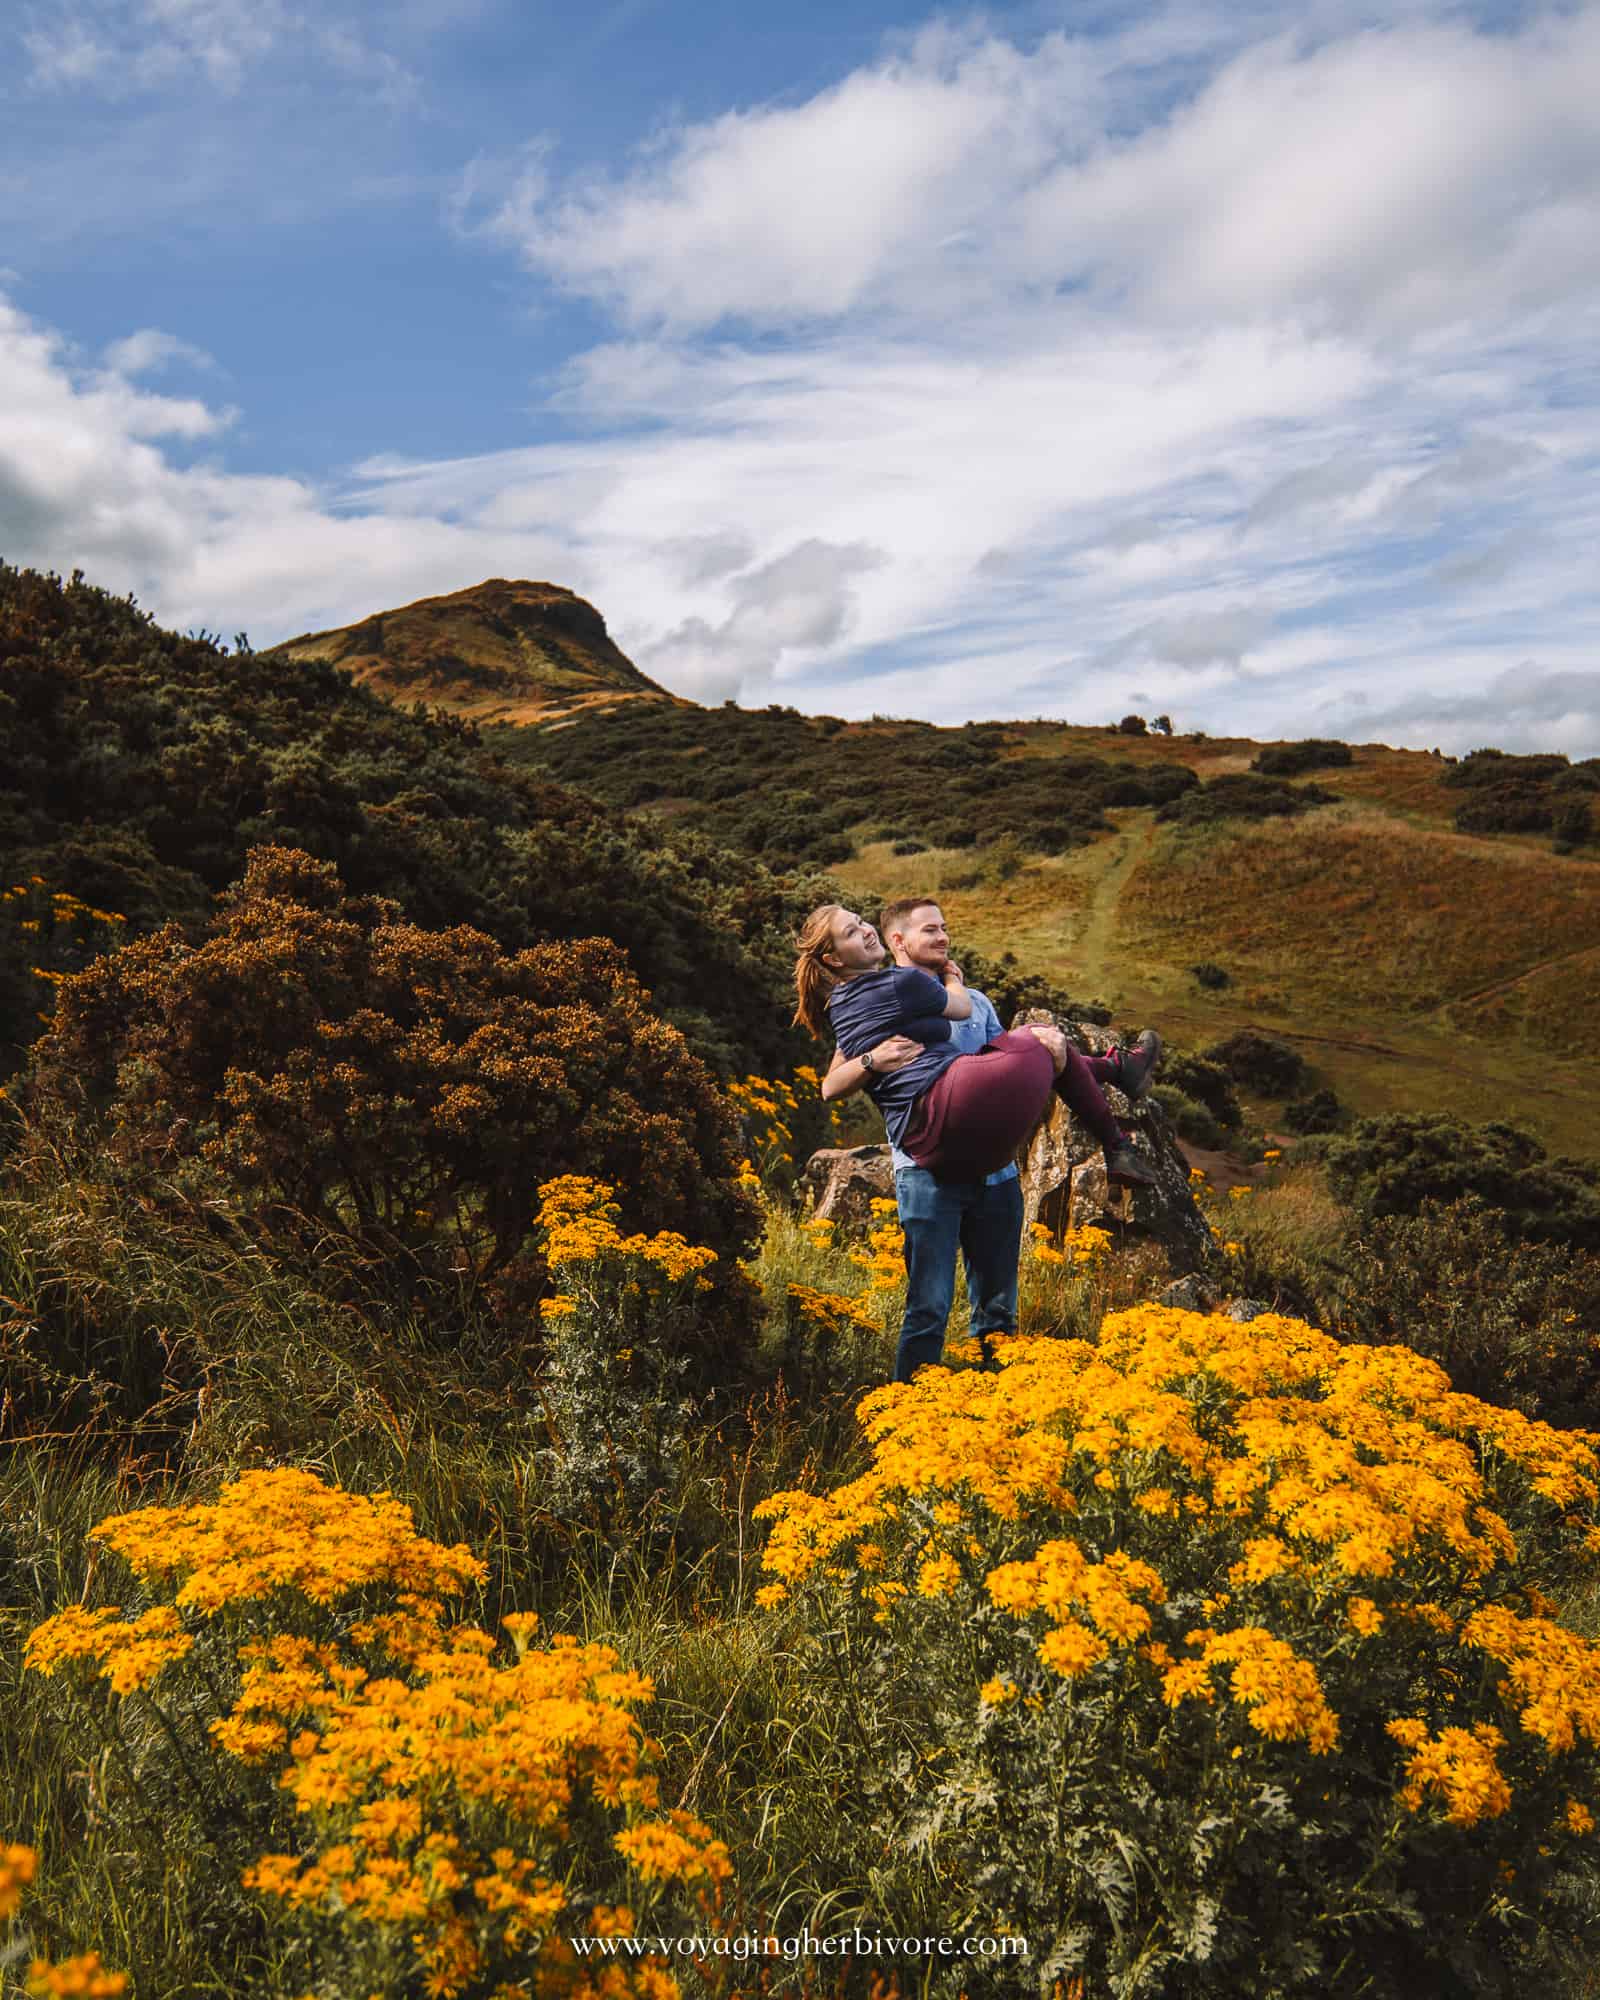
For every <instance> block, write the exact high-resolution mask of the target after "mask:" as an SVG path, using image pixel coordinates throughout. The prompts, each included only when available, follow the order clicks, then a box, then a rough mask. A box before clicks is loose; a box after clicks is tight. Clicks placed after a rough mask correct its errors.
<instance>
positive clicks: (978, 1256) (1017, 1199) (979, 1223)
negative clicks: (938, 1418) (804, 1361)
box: [894, 1167, 1022, 1382]
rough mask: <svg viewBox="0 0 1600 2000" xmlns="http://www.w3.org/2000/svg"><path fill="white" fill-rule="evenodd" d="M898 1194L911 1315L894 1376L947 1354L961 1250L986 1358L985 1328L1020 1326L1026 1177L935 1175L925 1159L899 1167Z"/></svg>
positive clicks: (903, 1378) (905, 1378)
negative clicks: (939, 1178)
mask: <svg viewBox="0 0 1600 2000" xmlns="http://www.w3.org/2000/svg"><path fill="white" fill-rule="evenodd" d="M894 1198H895V1202H896V1204H897V1205H898V1207H899V1210H900V1227H901V1228H902V1229H903V1230H904V1231H905V1239H906V1250H905V1256H906V1316H905V1318H904V1320H903V1321H902V1322H901V1326H900V1346H899V1349H898V1350H897V1352H896V1354H895V1359H894V1379H895V1380H896V1381H897V1382H909V1381H910V1380H911V1377H912V1375H913V1373H914V1372H915V1371H916V1370H917V1369H918V1368H921V1367H923V1366H925V1364H926V1363H928V1362H930V1361H939V1360H942V1359H943V1357H944V1329H945V1322H946V1321H947V1320H948V1319H949V1317H950V1307H951V1305H952V1304H953V1303H954V1300H955V1295H956V1252H957V1250H959V1251H960V1252H961V1256H962V1260H963V1262H964V1263H965V1265H966V1271H967V1298H968V1301H969V1303H970V1304H971V1307H972V1319H971V1331H972V1332H973V1333H974V1334H976V1335H977V1337H978V1340H979V1343H980V1345H981V1346H982V1348H983V1351H984V1358H985V1359H987V1358H988V1342H987V1341H986V1340H985V1339H984V1336H985V1334H990V1333H1014V1332H1015V1331H1016V1326H1017V1260H1018V1258H1019V1257H1020V1255H1021V1253H1022V1183H1021V1181H1019V1180H1018V1179H1016V1178H1015V1176H1013V1177H1012V1179H1010V1180H1008V1181H1000V1182H998V1183H996V1184H994V1185H990V1184H989V1183H988V1182H986V1181H937V1180H935V1179H934V1177H933V1175H932V1174H930V1173H929V1172H928V1171H927V1169H926V1168H925V1167H901V1168H899V1169H898V1170H897V1171H896V1173H895V1177H894Z"/></svg>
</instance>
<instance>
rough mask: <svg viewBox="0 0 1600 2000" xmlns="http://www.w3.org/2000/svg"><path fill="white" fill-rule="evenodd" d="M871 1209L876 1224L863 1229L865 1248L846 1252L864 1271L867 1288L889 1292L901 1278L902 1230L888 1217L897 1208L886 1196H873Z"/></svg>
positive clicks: (904, 1266) (902, 1263) (853, 1262)
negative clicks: (866, 1229) (865, 1240)
mask: <svg viewBox="0 0 1600 2000" xmlns="http://www.w3.org/2000/svg"><path fill="white" fill-rule="evenodd" d="M872 1213H873V1214H874V1215H875V1216H877V1217H878V1226H877V1228H876V1229H869V1230H868V1231H867V1248H866V1249H865V1250H852V1251H851V1252H850V1261H851V1263H852V1264H856V1265H859V1266H860V1268H861V1269H862V1270H863V1271H865V1272H866V1274H867V1290H868V1291H869V1292H891V1291H893V1290H894V1288H895V1287H896V1285H899V1284H902V1283H904V1281H905V1275H906V1257H905V1250H906V1233H905V1231H904V1230H903V1229H902V1228H901V1227H900V1224H899V1222H898V1220H896V1221H893V1222H891V1221H890V1220H889V1217H890V1216H895V1215H897V1214H898V1210H897V1209H896V1207H895V1204H894V1202H893V1201H891V1200H890V1199H888V1197H887V1196H884V1195H876V1196H874V1197H873V1202H872Z"/></svg>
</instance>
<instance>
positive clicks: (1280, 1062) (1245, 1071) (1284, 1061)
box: [1205, 1028, 1306, 1097]
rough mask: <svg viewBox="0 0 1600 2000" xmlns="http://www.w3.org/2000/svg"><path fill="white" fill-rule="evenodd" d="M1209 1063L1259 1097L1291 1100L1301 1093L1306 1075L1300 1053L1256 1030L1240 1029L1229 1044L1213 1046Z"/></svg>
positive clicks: (1209, 1052)
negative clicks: (1221, 1069)
mask: <svg viewBox="0 0 1600 2000" xmlns="http://www.w3.org/2000/svg"><path fill="white" fill-rule="evenodd" d="M1205 1056H1206V1060H1207V1061H1208V1062H1214V1063H1218V1064H1220V1066H1221V1067H1222V1068H1223V1069H1225V1070H1226V1071H1227V1073H1228V1075H1229V1076H1230V1077H1231V1078H1232V1080H1233V1081H1234V1082H1235V1083H1238V1084H1243V1085H1244V1086H1245V1088H1246V1089H1248V1090H1250V1091H1252V1092H1253V1093H1254V1094H1255V1095H1256V1096H1257V1097H1288V1096H1290V1095H1291V1094H1292V1093H1293V1092H1294V1091H1295V1090H1296V1089H1298V1087H1299V1085H1300V1083H1301V1081H1302V1079H1303V1078H1304V1076H1305V1073H1306V1066H1305V1062H1304V1059H1303V1058H1302V1057H1301V1055H1300V1052H1299V1050H1298V1049H1292V1048H1290V1046H1289V1044H1288V1043H1287V1042H1280V1041H1279V1040H1278V1039H1277V1037H1276V1036H1274V1035H1263V1034H1262V1033H1261V1032H1260V1031H1259V1029H1256V1028H1240V1029H1239V1030H1238V1031H1237V1032H1236V1033H1234V1034H1231V1035H1229V1036H1227V1037H1226V1039H1225V1040H1223V1041H1220V1042H1216V1043H1213V1045H1212V1046H1211V1047H1210V1048H1209V1049H1207V1050H1206V1052H1205Z"/></svg>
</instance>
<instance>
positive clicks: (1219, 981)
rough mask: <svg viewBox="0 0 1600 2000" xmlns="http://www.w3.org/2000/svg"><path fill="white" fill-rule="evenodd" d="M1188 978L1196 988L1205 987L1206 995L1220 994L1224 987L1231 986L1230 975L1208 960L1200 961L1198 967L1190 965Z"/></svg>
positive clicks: (1221, 967) (1224, 969) (1231, 979)
mask: <svg viewBox="0 0 1600 2000" xmlns="http://www.w3.org/2000/svg"><path fill="white" fill-rule="evenodd" d="M1189 976H1190V977H1191V978H1192V979H1193V980H1194V982H1195V984H1196V985H1197V986H1203V987H1205V989H1206V991H1207V992H1208V993H1220V992H1221V991H1222V989H1223V987H1224V986H1231V985H1232V984H1233V976H1232V974H1231V973H1229V972H1228V971H1227V969H1226V968H1225V967H1224V966H1220V965H1218V964H1216V963H1215V962H1214V961H1213V960H1211V959H1209V958H1203V959H1201V961H1200V963H1199V964H1198V965H1191V966H1190V967H1189Z"/></svg>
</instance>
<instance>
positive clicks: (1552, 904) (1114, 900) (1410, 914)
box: [835, 730, 1600, 1153]
mask: <svg viewBox="0 0 1600 2000" xmlns="http://www.w3.org/2000/svg"><path fill="white" fill-rule="evenodd" d="M1052 739H1053V741H1052ZM1107 740H1108V739H1107V738H1106V736H1105V734H1104V732H1102V731H1096V730H1053V731H1049V732H1048V733H1047V732H1044V731H1040V732H1038V733H1037V736H1036V738H1035V740H1032V741H1030V742H1029V743H1028V744H1027V745H1026V746H1025V747H1024V748H1023V749H1022V750H1021V751H1020V752H1019V754H1025V755H1047V754H1051V752H1052V751H1053V750H1054V749H1055V746H1056V745H1057V744H1059V746H1060V750H1059V752H1057V754H1066V753H1069V752H1071V751H1074V750H1080V749H1085V748H1090V747H1096V746H1098V747H1101V748H1103V747H1104V746H1105V744H1106V742H1107ZM1118 747H1119V748H1124V747H1125V748H1126V749H1127V750H1128V751H1129V752H1130V754H1132V755H1133V756H1135V757H1140V756H1152V757H1170V756H1172V755H1173V754H1174V752H1176V753H1177V754H1178V755H1180V756H1182V757H1183V758H1184V759H1185V761H1190V762H1192V763H1193V764H1194V766H1195V768H1196V769H1197V770H1198V771H1199V773H1200V775H1201V776H1202V777H1203V778H1210V777H1214V776H1216V775H1218V774H1219V773H1220V772H1222V771H1225V770H1242V769H1244V768H1246V767H1247V766H1248V764H1249V761H1250V759H1251V757H1253V756H1254V755H1255V753H1256V751H1257V749H1258V748H1259V746H1258V745H1256V744H1253V743H1247V742H1210V741H1208V742H1204V743H1195V744H1191V743H1189V742H1187V741H1185V740H1184V739H1178V740H1177V741H1176V742H1172V743H1169V742H1167V741H1165V740H1163V739H1155V740H1152V741H1150V742H1148V743H1141V742H1140V741H1139V740H1138V739H1123V741H1122V742H1121V743H1119V745H1118ZM1444 768H1445V767H1444V766H1442V765H1441V764H1440V762H1439V761H1438V760H1437V759H1435V758H1433V757H1431V756H1429V755H1427V754H1425V753H1418V752H1411V751H1393V750H1386V749H1382V748H1379V747H1377V746H1370V747H1365V748H1362V749H1361V750H1359V751H1358V753H1357V762H1356V763H1355V764H1354V765H1353V766H1351V767H1350V768H1349V769H1346V770H1332V771H1322V772H1317V773H1315V774H1313V775H1314V779H1315V782H1316V783H1318V784H1321V785H1324V786H1326V787H1327V788H1329V789H1330V790H1333V791H1337V792H1338V793H1340V794H1341V796H1342V798H1343V799H1344V800H1345V801H1347V803H1343V804H1341V805H1338V806H1334V807H1329V808H1325V809H1323V810H1322V811H1319V812H1315V813H1311V814H1308V815H1307V816H1306V817H1305V818H1303V819H1299V820H1293V821H1267V822H1264V823H1255V824H1246V823H1240V822H1230V823H1225V824H1224V825H1223V826H1221V827H1219V828H1214V829H1204V830H1201V831H1188V830H1182V831H1180V830H1179V829H1176V828H1174V827H1172V826H1170V825H1162V824H1159V823H1158V822H1157V821H1156V820H1155V817H1154V814H1153V813H1152V812H1151V811H1150V810H1148V809H1130V810H1126V811H1120V812H1115V813H1113V814H1112V815H1111V816H1112V818H1113V819H1114V821H1115V822H1116V826H1117V830H1116V832H1115V833H1114V834H1112V835H1110V836H1108V837H1104V838H1102V839H1100V840H1098V841H1096V842H1094V843H1093V844H1092V845H1091V846H1089V847H1087V848H1084V849H1080V850H1078V851H1077V852H1075V853H1072V854H1069V855H1067V856H1064V857H1061V858H1059V859H1055V860H1048V861H1038V860H1036V861H1033V862H1032V863H1030V864H1028V865H1026V866H1024V867H1023V868H1022V869H1021V870H1020V872H1018V873H1016V874H1014V875H1013V876H1012V877H1011V878H1010V879H1009V880H1006V881H1000V880H996V879H994V875H993V872H991V873H990V875H989V876H988V878H987V879H983V880H979V881H976V882H974V881H973V880H972V877H973V875H974V873H975V872H976V871H978V870H979V869H980V868H981V861H979V860H975V857H974V856H972V855H971V854H965V853H962V854H958V853H951V852H946V853H929V854H922V855H914V856H911V857H909V858H905V859H895V858H894V857H893V856H892V855H890V853H889V851H888V848H887V847H886V846H885V845H883V844H881V843H880V844H875V845H871V846H867V847H864V848H863V849H861V850H860V851H859V852H858V854H857V856H856V857H855V859H854V860H852V861H850V862H848V863H845V864H843V865H842V866H840V867H839V868H838V869H837V870H836V871H835V872H836V873H837V874H839V876H840V877H841V878H842V879H843V880H844V881H845V882H846V883H847V884H848V885H849V886H850V887H851V889H852V890H853V891H854V892H855V893H856V894H858V895H859V896H860V897H861V898H862V900H863V902H870V900H871V899H872V897H873V896H874V895H895V894H902V893H906V892H915V891H917V890H919V889H922V888H928V889H930V890H931V891H932V892H933V893H936V894H937V895H939V896H940V898H941V900H942V902H943V904H944V908H945V913H946V915H947V916H948V917H949V919H950V922H951V926H952V929H953V931H954V932H955V934H956V937H957V940H958V942H959V940H960V939H961V938H963V937H966V938H969V939H970V940H971V941H972V942H973V943H974V944H975V945H976V946H977V947H978V948H979V949H981V950H984V951H986V952H991V953H997V952H999V951H1001V950H1004V949H1010V950H1012V951H1014V952H1015V953H1016V954H1017V956H1018V957H1019V959H1021V960H1022V961H1023V962H1024V963H1025V964H1027V965H1029V966H1030V967H1033V968H1036V969H1037V970H1039V971H1041V972H1043V973H1045V974H1047V975H1049V976H1051V977H1054V978H1057V979H1059V980H1060V981H1061V983H1062V984H1064V985H1066V986H1067V987H1069V988H1070V989H1071V990H1072V991H1074V992H1077V993H1081V994H1084V995H1085V996H1086V997H1088V996H1093V997H1097V998H1100V999H1103V1000H1105V1001H1107V1002H1108V1003H1109V1004H1110V1005H1112V1006H1113V1007H1115V1008H1116V1010H1117V1013H1118V1016H1119V1018H1122V1019H1128V1020H1138V1021H1146V1020H1147V1021H1155V1022H1159V1023H1160V1024H1161V1025H1162V1026H1163V1028H1164V1029H1165V1030H1166V1031H1167V1032H1168V1033H1169V1034H1170V1035H1172V1036H1173V1037H1175V1038H1178V1039H1181V1040H1183V1041H1185V1042H1189V1043H1205V1042H1209V1041H1211V1040H1213V1039H1216V1038H1217V1037H1220V1036H1222V1035H1224V1034H1227V1033H1229V1032H1231V1031H1232V1030H1233V1029H1235V1028H1238V1027H1244V1026H1255V1027H1260V1028H1263V1029H1266V1030H1268V1031H1269V1032H1271V1033H1274V1034H1277V1035H1280V1036H1283V1037H1284V1038H1286V1039H1290V1040H1293V1041H1294V1042H1295V1044H1296V1046H1297V1047H1298V1048H1299V1049H1300V1050H1301V1052H1302V1054H1303V1055H1304V1056H1305V1057H1306V1059H1307V1061H1308V1062H1309V1063H1311V1064H1312V1065H1313V1067H1314V1068H1315V1070H1316V1071H1317V1072H1318V1080H1320V1081H1326V1082H1329V1083H1331V1084H1332V1085H1333V1086H1334V1088H1335V1089H1336V1090H1337V1091H1338V1092H1339V1094H1340V1096H1341V1097H1342V1098H1344V1099H1345V1101H1346V1102H1347V1103H1349V1104H1350V1105H1351V1106H1352V1107H1353V1108H1354V1109H1355V1110H1356V1111H1358V1112H1376V1111H1386V1110H1398V1109H1402V1108H1413V1109H1424V1110H1435V1109H1436V1110H1442V1111H1452V1112H1455V1113H1458V1114H1459V1115H1461V1116H1463V1117H1467V1118H1488V1117H1494V1116H1508V1117H1510V1118H1512V1119H1513V1120H1514V1121H1516V1122H1519V1123H1522V1124H1524V1125H1526V1126H1527V1127H1528V1128H1529V1129H1531V1130H1532V1131H1534V1132H1536V1133H1537V1134H1538V1135H1539V1136H1540V1137H1541V1138H1542V1139H1543V1140H1544V1141H1545V1143H1546V1144H1548V1145H1549V1146H1551V1147H1552V1148H1555V1149H1558V1150H1565V1151H1575V1152H1582V1153H1592V1152H1593V1151H1594V1145H1595V1141H1594V1132H1595V1128H1596V1123H1597V1112H1600V1060H1597V1058H1596V1054H1595V1051H1596V1050H1600V866H1597V865H1596V862H1595V861H1594V860H1593V859H1578V858H1575V857H1565V856H1558V855H1555V854H1553V853H1551V851H1550V848H1549V843H1548V841H1546V840H1543V839H1536V838H1528V839H1523V838H1518V837H1514V836H1504V835H1502V836H1496V837H1493V838H1484V837H1479V836H1475V835H1467V834H1458V833H1456V832H1455V831H1454V830H1453V829H1452V826H1451V816H1452V813H1453V811H1454V807H1455V805H1456V804H1457V802H1458V800H1459V794H1454V793H1451V792H1449V791H1446V790H1445V789H1444V788H1443V787H1442V786H1441V785H1440V783H1439V777H1440V774H1441V772H1442V770H1443V769H1444ZM1202 959H1209V960H1212V961H1214V962H1216V963H1218V964H1221V965H1222V966H1224V967H1225V969H1226V970H1227V971H1228V972H1229V973H1230V975H1231V977H1232V981H1233V984H1232V985H1231V986H1230V987H1228V988H1227V989H1225V990H1224V991H1222V992H1220V993H1208V992H1206V991H1204V990H1203V989H1202V988H1200V987H1199V986H1198V985H1197V984H1196V983H1195V981H1194V980H1193V978H1192V977H1190V975H1189V972H1188V967H1189V966H1191V965H1192V964H1194V963H1196V962H1197V961H1200V960H1202ZM1575 1050H1577V1051H1581V1053H1575V1052H1574V1051H1575Z"/></svg>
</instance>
